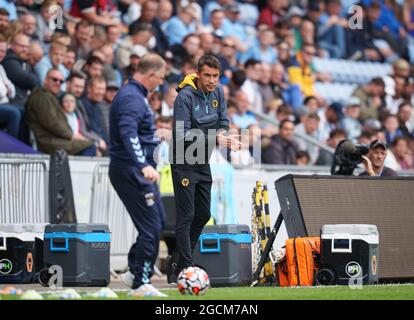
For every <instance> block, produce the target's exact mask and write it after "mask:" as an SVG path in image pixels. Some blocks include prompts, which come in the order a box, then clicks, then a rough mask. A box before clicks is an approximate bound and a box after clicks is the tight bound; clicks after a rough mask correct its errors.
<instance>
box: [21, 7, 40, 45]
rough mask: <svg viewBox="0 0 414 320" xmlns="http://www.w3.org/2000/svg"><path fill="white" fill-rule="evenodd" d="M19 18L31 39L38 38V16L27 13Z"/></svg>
mask: <svg viewBox="0 0 414 320" xmlns="http://www.w3.org/2000/svg"><path fill="white" fill-rule="evenodd" d="M19 20H20V22H21V24H22V26H23V33H24V34H25V35H27V36H28V37H29V38H30V39H31V40H38V34H37V32H36V28H37V22H36V17H35V16H34V15H33V14H31V13H26V14H24V15H22V16H21V17H20V19H19Z"/></svg>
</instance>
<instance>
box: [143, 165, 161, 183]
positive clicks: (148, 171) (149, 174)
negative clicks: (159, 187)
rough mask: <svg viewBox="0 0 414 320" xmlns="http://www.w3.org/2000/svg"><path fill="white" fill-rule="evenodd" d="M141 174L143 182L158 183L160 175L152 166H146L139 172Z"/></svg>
mask: <svg viewBox="0 0 414 320" xmlns="http://www.w3.org/2000/svg"><path fill="white" fill-rule="evenodd" d="M141 172H142V174H143V175H144V178H145V180H148V181H151V182H158V181H159V180H160V175H159V173H158V171H157V170H155V169H154V168H153V167H152V166H146V167H144V168H143V169H142V170H141Z"/></svg>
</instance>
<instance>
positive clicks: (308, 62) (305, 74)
mask: <svg viewBox="0 0 414 320" xmlns="http://www.w3.org/2000/svg"><path fill="white" fill-rule="evenodd" d="M315 54H316V50H315V47H314V45H312V44H305V45H304V46H303V47H302V50H301V51H299V52H298V53H297V54H296V56H295V58H293V59H292V62H291V65H290V66H289V67H288V69H287V72H288V75H289V82H290V83H292V84H297V85H298V86H299V87H300V88H301V91H302V93H303V95H304V96H313V95H315V89H314V83H315V78H316V75H315V70H314V67H313V66H312V58H313V56H314V55H315Z"/></svg>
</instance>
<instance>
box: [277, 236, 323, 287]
mask: <svg viewBox="0 0 414 320" xmlns="http://www.w3.org/2000/svg"><path fill="white" fill-rule="evenodd" d="M320 243H321V241H320V238H319V237H306V238H292V239H288V240H286V260H285V261H282V262H280V263H278V265H277V275H278V279H279V286H281V287H287V286H313V285H314V276H315V274H316V271H317V269H318V264H319V254H320Z"/></svg>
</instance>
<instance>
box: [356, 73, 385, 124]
mask: <svg viewBox="0 0 414 320" xmlns="http://www.w3.org/2000/svg"><path fill="white" fill-rule="evenodd" d="M384 87H385V84H384V80H382V79H381V78H373V79H372V80H371V81H370V82H369V83H367V84H364V85H360V86H359V87H357V88H356V89H355V90H354V92H353V93H352V96H355V97H357V98H359V101H360V102H361V115H360V117H359V119H360V120H361V121H362V122H364V121H366V120H368V119H374V120H375V119H378V110H379V109H380V108H382V107H383V106H385V104H384V102H383V100H382V99H383V97H384V95H385V92H384Z"/></svg>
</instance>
